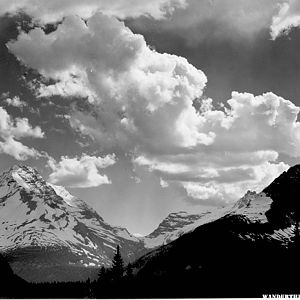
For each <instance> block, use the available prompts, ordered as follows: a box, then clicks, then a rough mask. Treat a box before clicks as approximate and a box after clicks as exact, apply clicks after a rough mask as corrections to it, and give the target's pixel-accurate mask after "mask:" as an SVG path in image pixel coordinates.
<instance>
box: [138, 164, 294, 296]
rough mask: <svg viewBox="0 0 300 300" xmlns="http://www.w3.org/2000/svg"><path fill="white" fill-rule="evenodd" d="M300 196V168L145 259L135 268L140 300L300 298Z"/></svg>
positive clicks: (247, 196) (291, 170) (284, 174)
mask: <svg viewBox="0 0 300 300" xmlns="http://www.w3.org/2000/svg"><path fill="white" fill-rule="evenodd" d="M299 194H300V166H295V167H293V168H291V169H290V170H289V171H288V172H285V173H283V174H282V175H281V176H279V177H278V178H277V179H276V180H275V181H274V182H273V183H272V184H270V185H269V186H268V187H267V188H266V189H265V190H264V191H262V192H261V193H258V194H257V193H255V192H248V193H247V194H246V195H245V196H244V197H243V198H242V199H240V200H239V201H238V202H237V203H236V204H235V205H234V206H233V207H232V208H230V209H228V211H227V212H225V213H224V214H223V215H221V216H220V218H218V219H214V220H212V221H211V222H207V223H206V224H203V225H201V226H199V227H197V228H196V229H195V230H194V231H192V232H190V233H187V234H185V235H183V236H181V237H180V238H178V239H177V240H175V241H173V242H171V243H169V244H168V245H165V246H162V247H160V248H158V249H156V250H154V251H152V252H150V253H148V254H146V255H144V256H143V257H142V258H140V259H139V260H137V261H136V262H135V263H134V265H133V267H134V273H135V281H136V284H135V286H139V291H136V294H137V296H138V297H144V296H145V290H147V297H152V298H156V297H170V298H171V297H176V298H177V297H197V298H199V297H262V295H263V294H300V286H299V282H298V277H297V276H296V275H295V274H296V272H297V270H299V257H298V256H299V250H300V243H299V218H298V216H299V211H298V209H299V199H298V198H299V196H298V195H299ZM149 283H151V286H153V287H155V288H153V289H149V288H148V289H147V286H148V285H149Z"/></svg>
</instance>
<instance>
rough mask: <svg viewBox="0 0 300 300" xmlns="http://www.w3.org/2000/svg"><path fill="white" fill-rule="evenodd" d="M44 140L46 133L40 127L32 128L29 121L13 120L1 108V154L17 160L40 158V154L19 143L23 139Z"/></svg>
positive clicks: (24, 119) (23, 119)
mask: <svg viewBox="0 0 300 300" xmlns="http://www.w3.org/2000/svg"><path fill="white" fill-rule="evenodd" d="M25 137H31V138H43V137H44V133H43V132H42V130H41V128H40V127H39V126H36V127H34V128H33V127H32V126H31V125H30V124H29V122H28V119H26V118H16V119H12V118H11V116H10V115H9V114H8V113H7V111H6V110H5V109H4V108H2V107H0V153H5V154H7V155H11V156H13V157H14V158H15V159H17V160H26V159H28V158H29V157H36V156H39V153H38V152H37V151H36V150H35V149H33V148H29V147H27V146H26V145H24V144H22V143H21V142H20V141H18V140H19V139H21V138H25Z"/></svg>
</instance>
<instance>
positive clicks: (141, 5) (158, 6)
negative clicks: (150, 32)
mask: <svg viewBox="0 0 300 300" xmlns="http://www.w3.org/2000/svg"><path fill="white" fill-rule="evenodd" d="M185 6H186V1H185V0H151V1H147V0H130V1H128V0H114V1H109V0H85V1H80V0H52V1H47V0H0V14H1V13H2V14H5V13H10V14H16V13H19V12H24V13H26V14H28V15H29V16H31V17H33V18H34V19H35V20H37V21H40V22H42V23H52V22H57V21H60V20H62V19H63V18H64V17H65V16H71V15H76V16H80V17H82V18H85V19H87V18H90V17H91V16H92V15H93V14H95V13H96V12H97V11H101V12H103V13H105V14H107V15H113V16H116V17H118V18H122V19H124V18H127V17H138V16H141V15H146V16H151V17H153V18H155V19H161V18H164V17H165V15H166V14H170V13H172V12H173V11H174V10H175V9H176V8H184V7H185Z"/></svg>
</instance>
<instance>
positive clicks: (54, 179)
mask: <svg viewBox="0 0 300 300" xmlns="http://www.w3.org/2000/svg"><path fill="white" fill-rule="evenodd" d="M115 162H116V158H115V156H114V155H106V156H105V157H97V156H89V155H86V154H83V155H82V156H81V157H80V158H78V157H75V158H69V157H66V156H63V157H61V160H60V161H59V162H56V161H55V160H54V159H50V160H49V161H48V165H49V167H50V168H51V170H52V173H51V174H50V175H49V181H50V182H51V183H54V184H61V185H64V186H66V187H73V188H88V187H96V186H99V185H102V184H110V183H111V182H110V180H109V179H108V177H107V176H106V175H102V174H100V173H99V169H105V168H107V167H109V166H111V165H113V164H114V163H115Z"/></svg>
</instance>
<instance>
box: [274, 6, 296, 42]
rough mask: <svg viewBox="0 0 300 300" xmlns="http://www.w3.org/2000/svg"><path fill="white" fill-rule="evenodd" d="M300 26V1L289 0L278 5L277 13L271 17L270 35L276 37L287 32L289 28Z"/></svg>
mask: <svg viewBox="0 0 300 300" xmlns="http://www.w3.org/2000/svg"><path fill="white" fill-rule="evenodd" d="M298 26H300V2H299V1H298V0H289V1H286V2H285V3H283V4H282V5H281V6H280V11H279V13H278V14H277V15H276V16H274V17H273V22H272V25H271V36H272V38H273V39H276V38H277V37H278V36H279V35H281V34H283V33H288V32H289V31H290V29H291V28H293V27H298Z"/></svg>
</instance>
